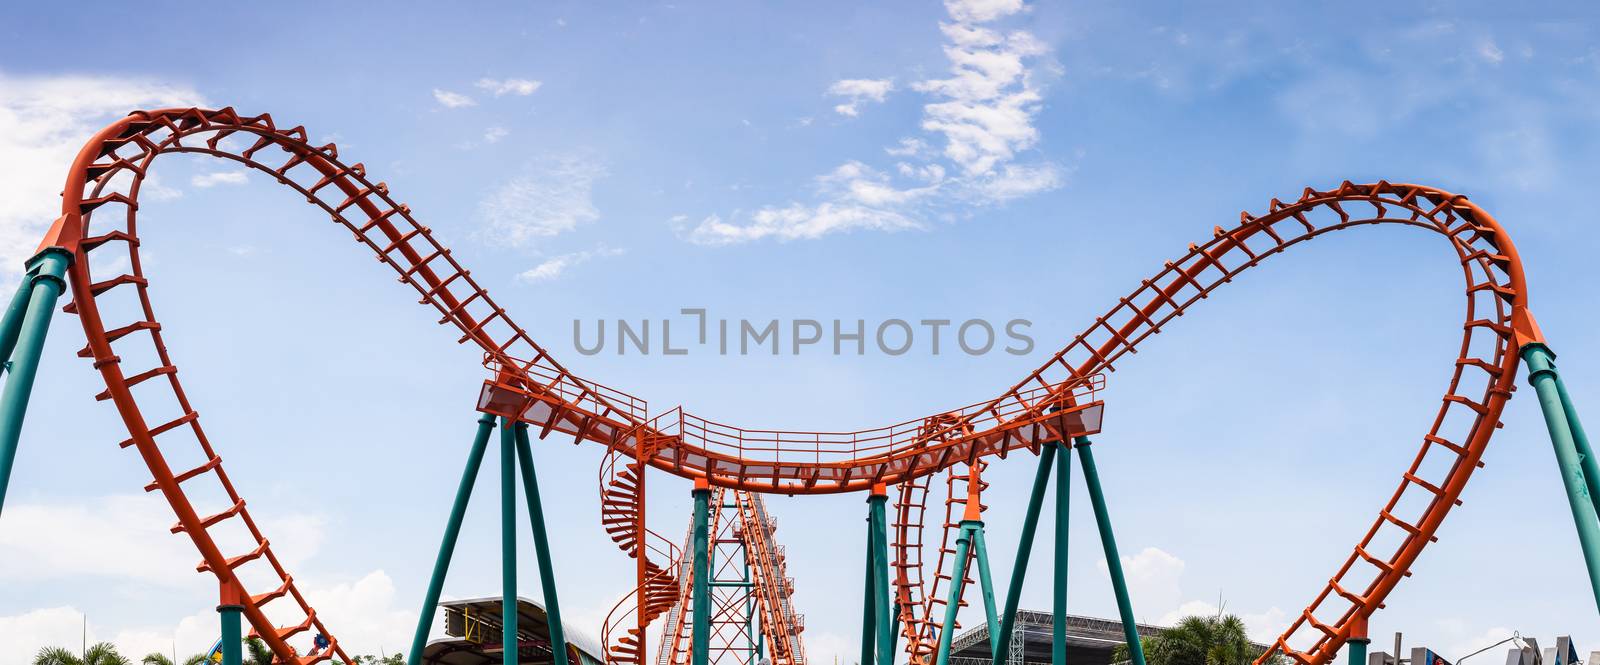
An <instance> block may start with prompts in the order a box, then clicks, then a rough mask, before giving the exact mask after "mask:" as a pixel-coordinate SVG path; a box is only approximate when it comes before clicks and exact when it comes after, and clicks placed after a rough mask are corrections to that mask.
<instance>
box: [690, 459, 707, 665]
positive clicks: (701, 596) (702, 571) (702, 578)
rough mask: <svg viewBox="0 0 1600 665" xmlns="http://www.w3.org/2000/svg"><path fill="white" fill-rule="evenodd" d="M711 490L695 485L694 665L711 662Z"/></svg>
mask: <svg viewBox="0 0 1600 665" xmlns="http://www.w3.org/2000/svg"><path fill="white" fill-rule="evenodd" d="M710 524H711V486H710V485H709V484H707V483H706V481H705V480H696V481H695V483H694V539H693V546H694V573H693V576H694V632H693V633H692V634H691V637H692V642H691V644H692V645H693V646H692V647H691V648H692V649H693V653H692V658H691V662H692V663H693V665H706V664H707V663H708V662H710V658H711V653H710V651H711V585H710V584H709V583H708V578H710V577H711V556H710V554H711V535H710V534H709V533H708V531H709V530H710V528H711V527H710Z"/></svg>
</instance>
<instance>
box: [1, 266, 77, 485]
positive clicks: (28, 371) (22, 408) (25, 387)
mask: <svg viewBox="0 0 1600 665" xmlns="http://www.w3.org/2000/svg"><path fill="white" fill-rule="evenodd" d="M71 265H72V254H71V253H69V252H67V250H64V249H61V248H60V247H51V248H48V249H45V250H44V251H42V252H39V253H38V254H37V255H35V256H34V257H33V258H32V259H29V260H28V270H27V273H26V276H25V277H24V279H23V281H22V285H21V286H19V287H17V289H18V291H19V293H18V294H17V295H16V296H14V297H12V299H11V304H10V305H9V306H8V307H7V308H6V313H5V317H4V318H3V319H0V350H3V351H6V354H5V357H4V358H3V361H4V366H5V368H6V386H5V389H4V390H3V391H0V511H4V509H5V500H6V489H7V488H8V487H9V486H10V485H11V468H12V466H14V465H15V464H16V461H17V444H18V441H20V440H21V438H22V419H23V416H24V415H26V414H27V411H28V398H29V397H30V396H31V395H32V393H33V381H34V379H35V378H37V377H38V375H39V357H40V355H41V354H42V353H43V351H44V339H45V336H46V335H47V334H49V332H50V316H51V315H52V314H54V313H55V308H56V299H57V298H60V297H61V293H62V292H63V291H65V290H66V288H67V281H66V278H65V275H66V274H67V267H68V266H71ZM21 291H27V295H26V296H23V294H22V293H20V292H21Z"/></svg>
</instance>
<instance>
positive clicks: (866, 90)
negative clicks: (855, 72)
mask: <svg viewBox="0 0 1600 665" xmlns="http://www.w3.org/2000/svg"><path fill="white" fill-rule="evenodd" d="M893 90H894V80H893V79H844V80H842V81H835V82H834V84H833V85H832V86H829V87H828V94H829V95H831V96H834V97H843V98H844V99H845V100H846V101H845V102H843V103H841V104H839V105H837V106H835V107H833V110H834V112H835V113H838V114H839V115H847V116H850V117H852V118H853V117H855V116H857V115H859V114H860V113H861V111H860V107H861V105H862V104H864V103H866V102H875V103H881V102H883V100H884V98H885V97H887V96H888V95H889V93H890V92H891V91H893Z"/></svg>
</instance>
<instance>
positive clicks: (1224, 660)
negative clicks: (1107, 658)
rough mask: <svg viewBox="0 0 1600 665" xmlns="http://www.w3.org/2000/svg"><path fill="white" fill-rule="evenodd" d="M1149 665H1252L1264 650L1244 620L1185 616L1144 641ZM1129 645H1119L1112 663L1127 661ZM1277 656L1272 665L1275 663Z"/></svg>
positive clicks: (1227, 617) (1228, 616) (1222, 616)
mask: <svg viewBox="0 0 1600 665" xmlns="http://www.w3.org/2000/svg"><path fill="white" fill-rule="evenodd" d="M1139 643H1140V644H1141V645H1143V646H1144V657H1145V663H1146V664H1147V665H1250V663H1251V662H1253V661H1254V660H1255V659H1256V657H1257V656H1259V655H1261V651H1260V650H1259V649H1257V648H1256V647H1255V645H1253V644H1251V643H1250V636H1249V635H1248V634H1247V633H1246V632H1245V629H1244V621H1242V620H1240V619H1239V617H1237V616H1234V615H1231V614H1228V615H1221V614H1219V615H1216V616H1209V617H1201V616H1192V617H1185V618H1184V619H1183V620H1182V621H1179V622H1178V625H1176V626H1173V627H1172V628H1169V629H1167V630H1165V631H1163V632H1162V633H1161V634H1159V635H1155V636H1153V637H1146V638H1141V639H1140V640H1139ZM1128 658H1129V653H1128V646H1127V645H1125V644H1124V645H1118V646H1117V648H1116V651H1115V652H1114V653H1113V654H1112V656H1111V659H1112V661H1113V662H1122V661H1127V660H1128ZM1277 660H1278V658H1277V657H1275V658H1274V659H1273V661H1270V662H1276V661H1277Z"/></svg>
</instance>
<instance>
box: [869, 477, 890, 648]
mask: <svg viewBox="0 0 1600 665" xmlns="http://www.w3.org/2000/svg"><path fill="white" fill-rule="evenodd" d="M888 500H889V495H888V492H887V491H886V490H885V489H884V488H883V487H873V488H872V494H871V496H868V497H867V511H868V513H870V515H869V517H870V521H871V524H872V607H873V611H872V614H873V625H874V626H875V627H876V629H877V638H876V639H875V640H874V642H875V643H876V644H877V657H878V659H877V663H878V665H892V664H893V663H894V628H893V626H894V624H893V623H892V618H891V616H890V615H891V612H890V611H889V517H888V514H887V510H886V509H885V507H884V504H885V503H887V502H888Z"/></svg>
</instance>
